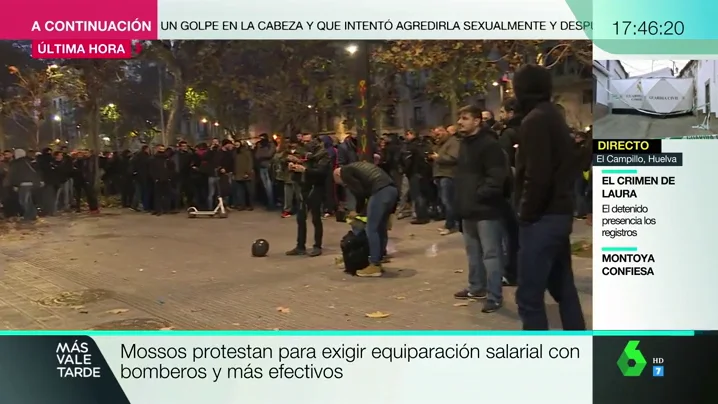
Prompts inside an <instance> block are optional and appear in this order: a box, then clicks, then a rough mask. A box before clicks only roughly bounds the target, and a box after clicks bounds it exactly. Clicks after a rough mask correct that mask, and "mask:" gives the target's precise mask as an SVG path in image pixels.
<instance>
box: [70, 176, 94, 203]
mask: <svg viewBox="0 0 718 404" xmlns="http://www.w3.org/2000/svg"><path fill="white" fill-rule="evenodd" d="M72 185H73V188H75V205H76V207H77V210H78V211H79V210H80V209H81V207H82V196H83V194H84V196H85V199H87V206H88V207H89V208H90V210H91V211H94V210H98V209H99V208H100V207H99V204H98V202H97V193H96V192H95V187H93V186H92V184H91V183H90V181H87V180H85V179H83V178H75V180H74V181H73V182H72Z"/></svg>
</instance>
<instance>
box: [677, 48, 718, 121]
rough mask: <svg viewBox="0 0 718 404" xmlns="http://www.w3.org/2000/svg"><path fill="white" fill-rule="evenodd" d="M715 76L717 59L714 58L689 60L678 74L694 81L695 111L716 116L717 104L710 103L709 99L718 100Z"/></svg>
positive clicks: (717, 70) (717, 111) (717, 65)
mask: <svg viewBox="0 0 718 404" xmlns="http://www.w3.org/2000/svg"><path fill="white" fill-rule="evenodd" d="M716 76H718V61H715V60H691V61H690V62H688V64H686V66H685V67H684V68H683V69H682V70H681V71H680V73H679V74H678V77H681V78H691V79H693V81H694V83H693V84H694V86H693V88H694V91H695V94H694V108H695V110H696V113H698V114H703V115H712V116H718V105H716V106H713V105H712V104H711V100H718V85H717V84H716Z"/></svg>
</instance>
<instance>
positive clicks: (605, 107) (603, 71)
mask: <svg viewBox="0 0 718 404" xmlns="http://www.w3.org/2000/svg"><path fill="white" fill-rule="evenodd" d="M626 78H628V73H627V72H626V69H624V67H623V65H621V62H620V61H618V60H594V61H593V96H594V100H593V104H594V105H593V109H594V110H593V115H594V118H595V119H598V118H602V117H604V116H606V115H608V114H609V113H610V111H611V94H610V93H609V90H608V89H609V81H610V80H612V79H613V80H616V79H618V80H620V79H626Z"/></svg>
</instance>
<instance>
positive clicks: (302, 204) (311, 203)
mask: <svg viewBox="0 0 718 404" xmlns="http://www.w3.org/2000/svg"><path fill="white" fill-rule="evenodd" d="M325 192H326V191H325V190H324V189H322V188H320V187H314V188H313V189H312V190H311V191H310V192H302V193H301V195H300V196H299V203H298V205H299V206H298V209H297V214H296V217H297V249H300V250H305V249H306V247H307V217H308V216H310V217H311V218H312V225H313V226H314V247H315V248H322V239H323V238H324V223H322V202H323V199H324V195H325Z"/></svg>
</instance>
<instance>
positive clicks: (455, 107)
mask: <svg viewBox="0 0 718 404" xmlns="http://www.w3.org/2000/svg"><path fill="white" fill-rule="evenodd" d="M458 98H459V97H457V95H456V92H452V93H451V97H449V112H450V113H451V119H454V120H456V119H458V116H459V100H458Z"/></svg>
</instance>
